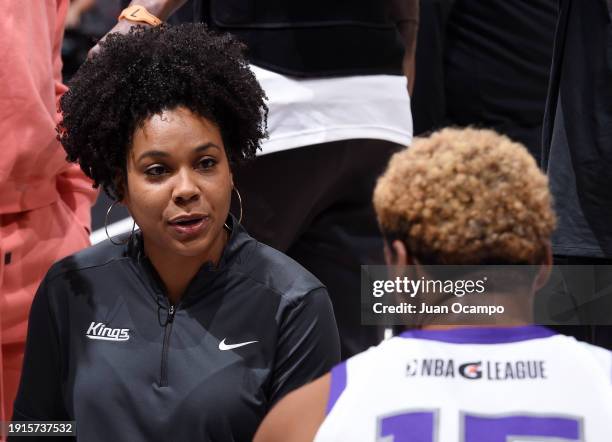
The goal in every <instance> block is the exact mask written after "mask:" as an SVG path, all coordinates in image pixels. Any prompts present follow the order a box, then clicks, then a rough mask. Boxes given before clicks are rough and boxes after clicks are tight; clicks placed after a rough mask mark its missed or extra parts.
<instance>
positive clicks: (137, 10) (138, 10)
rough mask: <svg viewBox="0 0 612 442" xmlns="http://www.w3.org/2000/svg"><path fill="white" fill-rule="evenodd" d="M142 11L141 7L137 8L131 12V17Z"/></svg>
mask: <svg viewBox="0 0 612 442" xmlns="http://www.w3.org/2000/svg"><path fill="white" fill-rule="evenodd" d="M137 12H140V9H136V10H135V11H134V12H132V13H131V14H130V17H136V13H137Z"/></svg>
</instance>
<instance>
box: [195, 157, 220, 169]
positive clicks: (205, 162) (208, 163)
mask: <svg viewBox="0 0 612 442" xmlns="http://www.w3.org/2000/svg"><path fill="white" fill-rule="evenodd" d="M215 164H217V161H215V160H214V159H212V158H203V159H202V160H201V161H200V162H199V163H198V167H199V168H200V169H210V168H211V167H214V166H215Z"/></svg>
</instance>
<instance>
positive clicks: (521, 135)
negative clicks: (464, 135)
mask: <svg viewBox="0 0 612 442" xmlns="http://www.w3.org/2000/svg"><path fill="white" fill-rule="evenodd" d="M556 19H557V2H556V0H512V1H507V0H485V1H483V0H456V1H455V3H454V6H453V10H452V12H451V14H450V17H449V22H448V25H447V30H446V32H447V36H446V42H447V46H446V51H445V70H446V72H445V73H446V100H447V119H448V121H447V123H450V124H454V125H459V126H467V125H476V126H482V127H490V128H493V129H496V130H497V131H499V132H502V133H505V134H507V135H509V136H510V137H511V138H514V139H516V140H517V141H521V142H523V143H524V144H526V145H527V147H528V148H529V150H530V151H531V153H532V154H533V155H534V156H535V157H536V158H538V157H539V156H540V151H541V147H540V146H541V125H542V119H543V116H544V108H545V103H546V92H547V84H548V76H549V69H550V62H551V58H552V49H553V37H554V29H555V23H556Z"/></svg>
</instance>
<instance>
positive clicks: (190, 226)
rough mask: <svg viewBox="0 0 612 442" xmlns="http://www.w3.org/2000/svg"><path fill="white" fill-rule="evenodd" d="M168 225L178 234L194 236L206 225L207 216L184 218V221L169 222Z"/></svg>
mask: <svg viewBox="0 0 612 442" xmlns="http://www.w3.org/2000/svg"><path fill="white" fill-rule="evenodd" d="M169 225H170V227H171V228H172V229H173V230H174V231H175V232H176V233H178V234H179V235H180V236H195V235H198V234H200V233H201V232H202V231H203V230H204V229H205V228H206V226H207V225H208V217H203V218H198V219H192V220H186V222H182V223H181V222H174V223H169Z"/></svg>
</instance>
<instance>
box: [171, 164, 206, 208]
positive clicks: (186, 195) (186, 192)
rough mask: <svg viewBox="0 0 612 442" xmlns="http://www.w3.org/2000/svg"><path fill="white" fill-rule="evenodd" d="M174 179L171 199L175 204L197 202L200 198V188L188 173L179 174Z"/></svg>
mask: <svg viewBox="0 0 612 442" xmlns="http://www.w3.org/2000/svg"><path fill="white" fill-rule="evenodd" d="M176 178H177V179H176V184H175V186H174V189H173V194H172V198H173V199H174V201H175V202H176V203H177V204H180V203H185V202H188V201H192V200H197V199H198V198H199V197H200V188H199V187H198V185H197V183H196V181H195V177H193V176H192V174H191V173H190V172H189V171H181V172H179V173H178V175H177V177H176Z"/></svg>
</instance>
